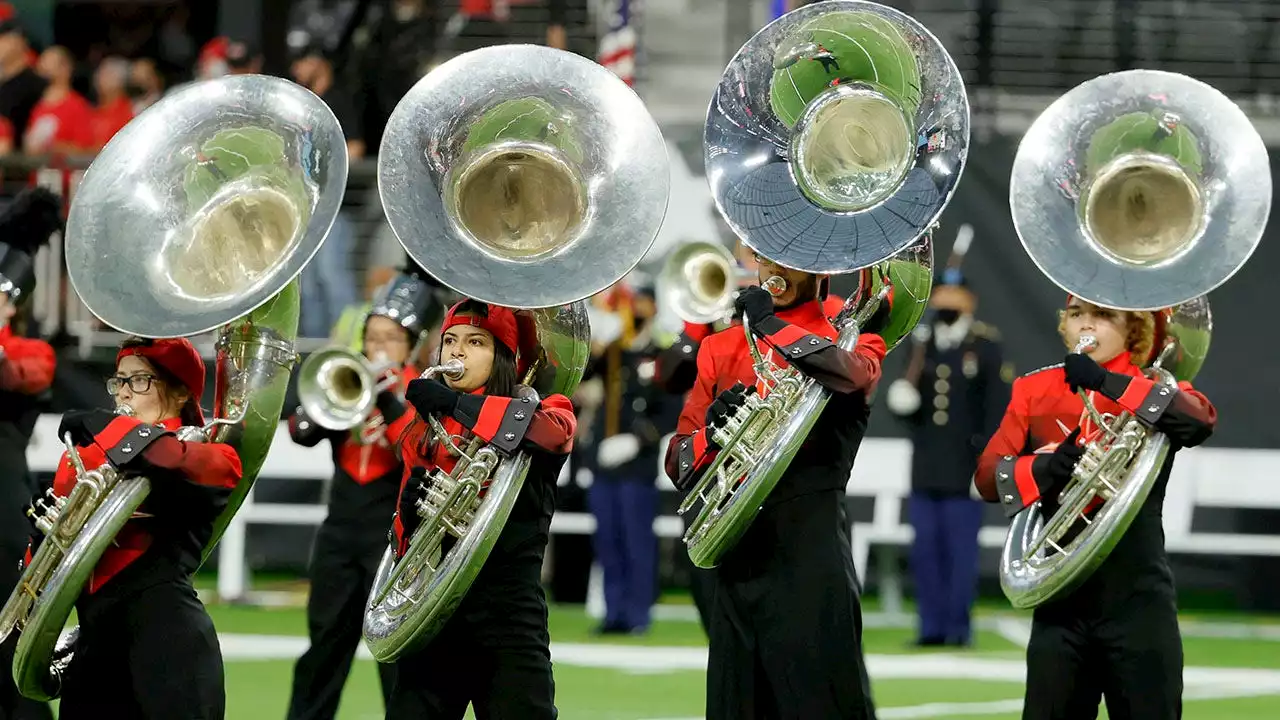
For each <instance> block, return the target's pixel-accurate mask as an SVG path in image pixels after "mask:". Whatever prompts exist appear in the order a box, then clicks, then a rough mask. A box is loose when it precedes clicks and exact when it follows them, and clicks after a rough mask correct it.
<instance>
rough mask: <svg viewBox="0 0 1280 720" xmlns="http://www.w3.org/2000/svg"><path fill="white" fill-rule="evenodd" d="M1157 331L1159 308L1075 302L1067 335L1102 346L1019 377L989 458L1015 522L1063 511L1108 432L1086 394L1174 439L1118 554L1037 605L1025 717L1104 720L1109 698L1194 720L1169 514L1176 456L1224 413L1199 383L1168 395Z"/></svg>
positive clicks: (1113, 706) (985, 465)
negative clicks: (1186, 694)
mask: <svg viewBox="0 0 1280 720" xmlns="http://www.w3.org/2000/svg"><path fill="white" fill-rule="evenodd" d="M1154 328H1155V322H1154V319H1153V316H1152V314H1151V313H1149V312H1128V311H1123V310H1112V309H1108V308H1104V307H1099V306H1097V305H1093V304H1092V303H1088V302H1085V301H1084V300H1081V299H1080V298H1076V297H1069V298H1068V300H1067V306H1066V309H1065V310H1064V311H1063V313H1062V317H1061V318H1060V320H1059V324H1058V333H1059V335H1061V336H1062V339H1063V342H1064V343H1065V344H1066V346H1067V347H1069V348H1074V347H1076V345H1077V343H1078V342H1079V340H1080V337H1081V336H1082V335H1090V336H1093V337H1094V338H1095V341H1096V346H1095V347H1094V349H1092V350H1089V351H1087V352H1086V353H1082V354H1077V353H1071V354H1068V355H1067V356H1066V358H1065V360H1064V361H1063V362H1062V363H1060V364H1058V365H1051V366H1049V367H1046V368H1042V369H1040V370H1036V371H1034V372H1031V373H1029V374H1027V375H1024V376H1022V377H1020V378H1018V379H1017V380H1016V381H1014V383H1013V397H1012V399H1011V400H1010V402H1009V407H1008V409H1007V410H1005V414H1004V419H1003V420H1002V421H1001V423H1000V428H999V429H998V430H997V431H996V434H995V435H994V436H993V437H992V438H991V441H990V442H989V443H988V444H987V447H986V449H985V450H984V451H983V453H982V456H981V457H980V458H979V459H978V469H977V472H976V473H975V474H974V484H975V485H976V486H977V489H978V492H979V493H981V494H982V497H983V499H985V500H987V501H988V502H999V503H1001V504H1002V505H1004V508H1005V513H1006V514H1007V515H1009V516H1010V517H1012V516H1014V515H1016V514H1018V513H1019V512H1021V511H1022V509H1023V508H1025V507H1027V506H1029V505H1031V504H1032V503H1034V502H1036V501H1037V500H1041V499H1042V498H1043V502H1044V503H1045V504H1046V507H1045V512H1046V513H1047V514H1052V513H1053V512H1055V511H1056V510H1057V504H1056V499H1057V496H1058V495H1059V493H1061V491H1062V490H1063V488H1065V487H1066V485H1067V483H1068V481H1070V479H1071V475H1072V472H1073V471H1074V469H1075V466H1076V463H1077V462H1079V460H1080V458H1081V456H1083V455H1084V448H1083V447H1081V445H1080V444H1079V441H1080V439H1081V436H1082V435H1084V436H1085V439H1086V440H1087V439H1088V432H1089V431H1090V430H1091V429H1094V430H1096V428H1091V427H1090V426H1091V425H1092V423H1091V422H1088V420H1087V417H1086V416H1085V414H1084V413H1085V407H1084V402H1083V401H1082V400H1081V399H1080V397H1079V395H1078V394H1077V391H1078V390H1084V391H1086V392H1087V393H1088V394H1089V395H1090V396H1091V397H1092V399H1093V402H1094V405H1095V406H1096V407H1097V409H1098V411H1099V412H1101V413H1109V414H1113V415H1114V414H1119V413H1120V411H1121V410H1127V411H1129V412H1130V413H1133V414H1134V416H1135V417H1137V418H1138V419H1139V420H1141V421H1142V422H1143V423H1144V424H1146V425H1148V426H1152V427H1154V428H1155V429H1156V430H1159V431H1160V432H1162V433H1164V434H1165V435H1167V436H1168V437H1169V439H1170V441H1171V442H1172V450H1173V451H1172V452H1170V453H1169V455H1168V457H1167V458H1166V459H1165V461H1164V466H1163V467H1162V468H1161V470H1160V475H1159V477H1158V478H1157V479H1156V483H1155V485H1154V486H1153V487H1152V489H1151V494H1150V495H1149V496H1148V497H1147V500H1146V503H1145V504H1144V505H1143V506H1142V509H1141V510H1139V512H1138V515H1137V517H1136V518H1135V519H1134V521H1133V524H1132V525H1130V526H1129V529H1128V530H1127V531H1126V532H1125V534H1124V536H1123V538H1122V539H1121V540H1120V542H1119V543H1118V544H1117V545H1116V546H1115V549H1113V550H1112V551H1111V554H1110V556H1108V557H1107V559H1106V560H1105V561H1104V562H1103V563H1102V564H1101V565H1100V566H1099V567H1098V569H1097V570H1095V571H1094V572H1093V574H1092V575H1091V576H1090V577H1089V579H1088V580H1086V581H1085V582H1084V583H1083V584H1082V585H1081V586H1080V587H1078V588H1077V589H1075V590H1074V591H1072V592H1071V593H1069V594H1067V595H1065V596H1063V597H1060V598H1055V599H1054V600H1052V601H1050V602H1048V603H1045V604H1044V605H1041V606H1039V607H1037V608H1036V609H1035V616H1034V620H1033V623H1032V626H1031V642H1030V644H1028V646H1027V693H1026V694H1027V697H1026V703H1025V705H1024V709H1023V714H1022V717H1023V718H1024V720H1078V719H1079V718H1094V717H1097V714H1098V704H1099V701H1100V700H1101V699H1103V698H1104V697H1105V699H1106V703H1107V713H1108V715H1109V716H1110V717H1111V718H1112V719H1113V720H1138V719H1141V720H1174V719H1175V718H1179V717H1181V716H1182V638H1181V636H1180V633H1179V631H1178V608H1177V596H1176V593H1175V592H1174V587H1173V574H1172V572H1171V571H1170V569H1169V561H1168V557H1167V556H1166V554H1165V550H1164V528H1163V524H1162V521H1161V510H1162V506H1163V504H1164V494H1165V488H1166V486H1167V485H1168V482H1169V472H1170V471H1171V470H1172V468H1173V460H1174V457H1175V454H1176V451H1177V450H1178V449H1180V448H1184V447H1195V446H1196V445H1199V444H1200V443H1202V442H1204V441H1205V440H1207V439H1208V438H1209V436H1210V435H1212V434H1213V428H1214V424H1215V422H1216V418H1217V413H1216V411H1215V410H1214V407H1213V404H1212V403H1210V402H1209V400H1208V399H1207V398H1205V396H1204V395H1201V394H1200V393H1199V392H1197V391H1196V390H1195V389H1194V388H1192V387H1191V384H1190V383H1187V382H1182V383H1178V389H1177V390H1176V391H1174V392H1163V393H1162V392H1160V388H1158V387H1157V386H1156V384H1155V382H1154V381H1152V380H1148V379H1147V378H1146V377H1145V376H1144V375H1143V372H1142V364H1145V362H1146V360H1147V358H1149V357H1150V356H1151V350H1152V343H1153V337H1154V334H1155V329H1154Z"/></svg>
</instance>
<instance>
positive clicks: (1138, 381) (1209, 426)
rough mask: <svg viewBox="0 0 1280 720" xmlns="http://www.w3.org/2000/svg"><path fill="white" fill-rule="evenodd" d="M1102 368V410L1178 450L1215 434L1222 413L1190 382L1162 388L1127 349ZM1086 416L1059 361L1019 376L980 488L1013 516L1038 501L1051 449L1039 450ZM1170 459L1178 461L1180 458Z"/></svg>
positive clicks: (983, 463)
mask: <svg viewBox="0 0 1280 720" xmlns="http://www.w3.org/2000/svg"><path fill="white" fill-rule="evenodd" d="M1103 368H1104V369H1105V370H1107V371H1108V376H1107V379H1106V381H1105V382H1104V383H1103V387H1102V390H1101V391H1100V392H1095V393H1094V394H1093V401H1094V405H1095V406H1096V407H1097V409H1098V411H1099V412H1101V413H1112V414H1117V413H1119V412H1120V410H1121V409H1124V410H1128V411H1129V412H1130V413H1134V414H1135V415H1137V417H1138V418H1139V419H1141V420H1142V421H1143V422H1145V423H1147V424H1148V425H1153V426H1155V427H1156V428H1157V429H1158V430H1160V431H1161V432H1163V433H1165V434H1166V435H1168V436H1169V439H1170V440H1171V441H1172V442H1173V445H1174V446H1175V449H1176V448H1178V447H1194V446H1196V445H1199V444H1200V443H1202V442H1204V441H1205V440H1206V439H1208V437H1209V436H1210V435H1211V434H1212V433H1213V426H1214V423H1215V421H1216V419H1217V412H1216V411H1215V410H1214V407H1213V405H1212V404H1211V403H1210V402H1209V400H1208V399H1207V398H1205V396H1203V395H1201V394H1200V393H1198V392H1196V391H1195V390H1194V389H1192V387H1191V384H1190V383H1185V382H1183V383H1178V390H1177V391H1171V390H1169V389H1167V388H1162V387H1158V386H1157V385H1156V384H1155V382H1154V381H1152V380H1148V379H1147V378H1146V377H1144V376H1143V374H1142V369H1141V368H1139V367H1138V366H1137V365H1134V364H1133V362H1132V361H1131V360H1130V358H1129V354H1128V353H1122V354H1120V355H1119V356H1118V357H1116V358H1113V359H1112V360H1111V361H1109V362H1107V363H1106V364H1105V365H1103ZM1083 413H1084V403H1083V402H1082V401H1081V400H1080V396H1079V395H1077V394H1076V393H1073V392H1071V388H1070V387H1069V386H1068V385H1067V383H1066V373H1065V371H1064V370H1063V369H1062V365H1060V364H1059V365H1053V366H1050V367H1047V368H1043V369H1041V370H1036V371H1035V372H1032V373H1029V374H1027V375H1025V376H1023V377H1020V378H1018V379H1017V380H1015V381H1014V383H1013V394H1012V398H1011V399H1010V401H1009V407H1008V409H1007V410H1005V413H1004V418H1003V419H1002V420H1001V421H1000V428H999V429H998V430H997V431H996V433H995V435H993V436H992V437H991V440H990V441H989V442H988V443H987V447H986V449H985V450H983V452H982V455H981V457H979V458H978V469H977V472H975V473H974V477H973V481H974V484H975V485H976V486H977V488H978V492H979V493H980V494H981V495H982V497H983V498H984V499H986V500H987V501H988V502H996V501H999V502H1000V503H1002V504H1003V505H1004V506H1005V512H1006V514H1007V515H1009V516H1013V515H1016V514H1017V513H1018V512H1019V511H1020V510H1022V509H1023V508H1025V507H1027V506H1028V505H1031V504H1032V503H1034V502H1035V501H1037V500H1039V499H1040V490H1039V488H1040V487H1041V486H1042V485H1044V484H1045V478H1044V476H1043V473H1044V471H1045V467H1046V464H1047V462H1048V454H1047V453H1041V454H1039V455H1036V454H1035V453H1036V451H1037V450H1040V449H1042V448H1045V446H1048V445H1051V444H1052V445H1055V446H1056V444H1057V443H1058V442H1060V441H1062V440H1063V439H1065V438H1066V436H1067V434H1068V433H1070V432H1071V431H1072V430H1075V429H1076V428H1077V427H1079V426H1080V423H1081V420H1082V415H1083ZM1059 423H1061V425H1059ZM1089 425H1092V423H1089V424H1088V425H1087V426H1086V427H1084V428H1082V430H1081V433H1082V435H1083V434H1087V433H1088V432H1089V431H1090V430H1091V429H1092V428H1091V427H1089ZM1063 427H1065V428H1066V432H1064V431H1063ZM1169 457H1170V459H1169V461H1168V462H1170V463H1171V462H1172V457H1173V455H1172V454H1170V456H1169Z"/></svg>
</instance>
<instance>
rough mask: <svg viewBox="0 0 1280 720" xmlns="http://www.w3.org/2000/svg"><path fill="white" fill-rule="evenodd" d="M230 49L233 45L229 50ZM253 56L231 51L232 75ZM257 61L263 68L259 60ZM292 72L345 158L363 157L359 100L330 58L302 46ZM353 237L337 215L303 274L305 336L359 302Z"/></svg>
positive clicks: (323, 331) (318, 333)
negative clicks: (329, 114) (324, 113)
mask: <svg viewBox="0 0 1280 720" xmlns="http://www.w3.org/2000/svg"><path fill="white" fill-rule="evenodd" d="M234 48H235V44H234V43H233V44H232V46H231V49H234ZM251 57H254V56H253V55H251V54H250V52H249V51H248V50H246V51H245V54H244V55H243V56H237V55H235V54H234V53H232V54H231V55H229V56H228V58H227V61H228V62H229V63H230V64H231V66H232V72H233V73H234V72H236V64H237V62H241V63H252V62H253V60H249V59H248V58H251ZM257 63H258V64H261V59H260V58H258V59H257ZM290 73H291V74H292V75H293V79H294V81H295V82H297V83H298V84H299V85H302V86H304V87H306V88H307V89H308V90H310V91H311V92H313V93H315V94H316V95H319V96H320V99H321V100H324V101H325V103H327V104H328V105H329V108H330V109H331V110H333V114H334V115H335V116H336V117H337V118H338V122H339V123H341V125H342V131H343V134H344V135H345V136H346V139H347V153H348V155H349V157H350V158H351V159H352V160H359V159H360V158H362V157H364V151H365V144H364V136H363V133H362V131H361V118H360V110H359V106H360V103H359V100H358V96H357V94H356V93H353V92H351V90H350V89H349V88H347V87H345V86H344V85H340V84H338V83H336V82H335V78H334V72H333V61H332V59H331V58H330V57H329V56H327V55H326V54H325V52H324V51H323V50H321V49H320V48H319V47H310V48H306V49H304V50H303V51H302V52H301V53H299V54H298V56H297V57H296V58H295V59H294V61H293V64H292V66H291V67H290ZM354 239H355V232H354V230H353V228H352V223H351V218H350V217H349V216H348V215H347V212H346V211H345V210H344V211H342V212H340V213H338V217H337V218H336V219H335V220H334V222H333V227H331V228H330V229H329V236H328V238H327V239H326V240H325V242H324V244H323V245H321V246H320V250H319V251H318V252H317V253H316V257H315V259H314V260H313V261H312V262H311V264H309V265H308V266H307V268H306V269H305V270H303V271H302V278H301V283H302V287H301V290H302V318H301V320H300V325H301V332H302V335H303V337H325V336H326V335H328V334H329V330H330V328H332V327H333V326H334V325H335V324H337V323H338V321H339V319H340V318H341V317H342V313H343V311H344V310H346V309H347V307H348V306H350V305H354V304H355V303H356V302H357V298H356V280H355V275H354V273H353V272H352V268H351V258H352V248H353V246H354Z"/></svg>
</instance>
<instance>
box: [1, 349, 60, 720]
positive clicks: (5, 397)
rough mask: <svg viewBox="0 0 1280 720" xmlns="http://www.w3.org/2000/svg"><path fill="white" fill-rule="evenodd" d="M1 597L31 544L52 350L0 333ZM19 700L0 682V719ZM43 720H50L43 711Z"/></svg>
mask: <svg viewBox="0 0 1280 720" xmlns="http://www.w3.org/2000/svg"><path fill="white" fill-rule="evenodd" d="M0 354H2V355H3V357H0V594H3V596H4V597H6V598H7V597H8V596H9V594H10V593H11V592H12V591H13V588H14V587H15V586H17V584H18V578H20V577H21V576H22V570H21V568H20V567H19V564H18V561H19V560H21V559H22V556H23V553H24V551H25V550H26V547H27V542H28V541H29V539H30V536H29V530H30V527H31V526H30V525H28V524H27V522H26V520H25V518H24V517H23V514H24V513H25V512H26V506H27V503H28V502H29V501H30V499H31V495H32V493H34V492H35V484H34V483H33V482H32V481H31V476H30V474H29V473H28V469H27V445H28V443H30V442H31V433H32V431H33V430H34V429H35V425H36V418H38V417H39V416H40V406H39V396H40V395H42V394H43V393H45V392H46V391H48V390H49V387H50V386H51V385H52V384H53V373H54V368H55V367H56V364H57V363H56V360H55V358H54V353H53V348H52V347H50V346H49V344H48V343H46V342H44V341H42V340H35V339H30V338H24V337H20V336H17V335H14V334H13V330H12V328H11V327H10V326H8V325H6V326H4V327H0ZM14 642H15V641H14V640H10V641H8V642H6V643H5V644H4V648H3V649H2V650H0V668H8V667H10V666H11V665H12V657H13V656H12V653H13V646H14ZM21 704H26V705H30V704H31V703H29V702H25V701H23V700H21V699H20V696H19V695H18V690H17V687H16V686H15V685H14V684H13V680H12V679H11V675H10V673H5V674H4V676H3V677H0V718H9V717H11V716H13V713H14V711H15V707H17V706H18V705H21ZM44 717H51V716H50V715H49V714H48V711H47V710H46V711H45V713H44Z"/></svg>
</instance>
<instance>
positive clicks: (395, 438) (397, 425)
mask: <svg viewBox="0 0 1280 720" xmlns="http://www.w3.org/2000/svg"><path fill="white" fill-rule="evenodd" d="M416 417H418V413H417V412H415V411H414V409H413V408H412V407H406V408H405V411H404V412H403V413H401V414H400V417H398V418H396V419H394V420H390V421H389V422H387V442H389V443H391V445H392V446H393V447H399V446H400V438H402V437H404V431H405V430H408V429H409V426H410V425H412V424H413V419H414V418H416ZM383 418H384V420H385V419H386V416H385V415H384V416H383Z"/></svg>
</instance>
